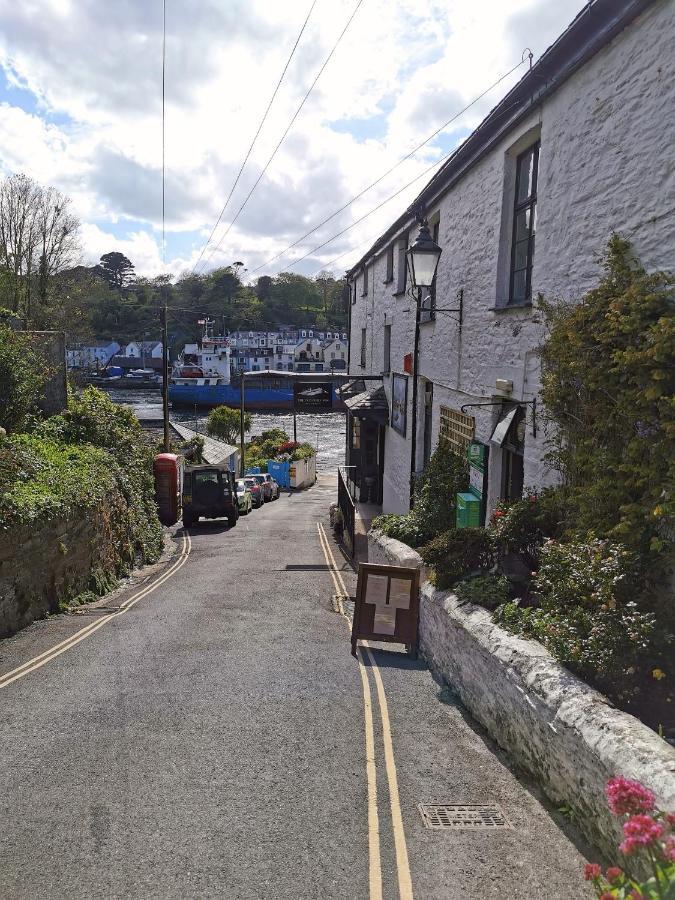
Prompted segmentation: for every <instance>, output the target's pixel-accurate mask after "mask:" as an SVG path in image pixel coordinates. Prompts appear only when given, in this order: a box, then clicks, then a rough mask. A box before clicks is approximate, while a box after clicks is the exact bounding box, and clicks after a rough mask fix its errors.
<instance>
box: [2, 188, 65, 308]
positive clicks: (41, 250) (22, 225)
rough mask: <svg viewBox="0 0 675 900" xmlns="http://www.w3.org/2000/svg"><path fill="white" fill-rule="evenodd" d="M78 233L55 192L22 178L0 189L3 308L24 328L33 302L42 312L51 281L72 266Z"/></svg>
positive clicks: (63, 197)
mask: <svg viewBox="0 0 675 900" xmlns="http://www.w3.org/2000/svg"><path fill="white" fill-rule="evenodd" d="M79 227H80V223H79V220H78V219H77V217H76V216H74V215H73V214H72V213H71V212H70V200H69V199H68V197H66V196H64V195H63V194H62V193H61V192H60V191H57V190H56V189H55V188H52V187H48V188H45V187H42V185H40V184H38V183H37V182H36V181H33V179H32V178H29V177H28V176H27V175H21V174H17V175H12V176H10V177H9V178H6V179H5V180H4V181H3V182H2V184H0V270H1V271H2V275H3V277H2V280H1V283H2V288H3V294H4V297H3V302H8V303H9V305H10V306H11V309H12V310H13V311H14V312H17V313H20V314H21V315H22V316H23V318H24V319H25V321H26V322H28V321H29V320H31V319H32V318H33V315H34V313H35V310H34V299H35V297H36V296H37V299H38V301H39V304H40V305H41V306H42V307H44V306H46V304H47V295H48V290H49V286H50V283H51V281H52V279H53V277H54V276H55V275H58V274H59V273H61V272H63V271H64V270H65V269H67V268H68V267H69V266H72V265H73V264H74V263H75V261H76V258H77V255H78V253H79V244H78V239H77V235H78V230H79ZM37 312H38V316H39V314H40V313H39V310H38V311H37Z"/></svg>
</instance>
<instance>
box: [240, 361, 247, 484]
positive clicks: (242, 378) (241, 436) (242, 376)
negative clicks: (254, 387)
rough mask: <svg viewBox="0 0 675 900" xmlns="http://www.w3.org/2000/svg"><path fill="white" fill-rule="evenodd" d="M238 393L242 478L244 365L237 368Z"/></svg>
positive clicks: (243, 457) (244, 464)
mask: <svg viewBox="0 0 675 900" xmlns="http://www.w3.org/2000/svg"><path fill="white" fill-rule="evenodd" d="M239 379H240V380H239V385H240V387H239V393H240V395H241V396H240V403H239V440H240V447H241V477H242V478H243V477H244V475H245V474H246V448H245V446H244V367H243V366H241V367H240V369H239Z"/></svg>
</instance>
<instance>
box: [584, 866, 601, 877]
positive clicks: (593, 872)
mask: <svg viewBox="0 0 675 900" xmlns="http://www.w3.org/2000/svg"><path fill="white" fill-rule="evenodd" d="M601 875H602V869H601V868H600V866H599V865H598V864H597V863H586V865H585V866H584V878H585V879H586V881H593V879H594V878H599V877H600V876H601Z"/></svg>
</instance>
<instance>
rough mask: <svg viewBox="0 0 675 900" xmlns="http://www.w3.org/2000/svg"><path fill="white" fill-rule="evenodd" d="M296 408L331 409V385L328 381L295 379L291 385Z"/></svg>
mask: <svg viewBox="0 0 675 900" xmlns="http://www.w3.org/2000/svg"><path fill="white" fill-rule="evenodd" d="M293 392H294V394H295V405H296V408H297V409H303V410H305V409H315V410H321V409H332V406H333V403H332V396H331V392H332V385H331V383H330V381H327V382H321V383H320V384H313V383H312V382H309V383H307V382H301V381H296V382H295V384H294V385H293Z"/></svg>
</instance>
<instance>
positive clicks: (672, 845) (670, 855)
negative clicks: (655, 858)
mask: <svg viewBox="0 0 675 900" xmlns="http://www.w3.org/2000/svg"><path fill="white" fill-rule="evenodd" d="M663 855H664V856H665V858H666V859H667V860H668V862H675V837H668V838H666V842H665V844H664V846H663Z"/></svg>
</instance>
